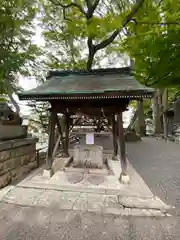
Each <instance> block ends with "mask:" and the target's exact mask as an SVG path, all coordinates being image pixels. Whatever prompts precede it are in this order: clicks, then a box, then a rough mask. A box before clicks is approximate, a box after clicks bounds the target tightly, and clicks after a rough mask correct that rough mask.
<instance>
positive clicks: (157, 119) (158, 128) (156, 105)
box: [152, 89, 163, 134]
mask: <svg viewBox="0 0 180 240" xmlns="http://www.w3.org/2000/svg"><path fill="white" fill-rule="evenodd" d="M161 93H162V92H161V90H160V89H158V90H157V93H156V94H155V96H154V98H153V99H152V101H153V121H154V128H155V129H154V132H155V134H161V133H162V132H163V129H162V121H161V110H162V101H161V100H162V94H161Z"/></svg>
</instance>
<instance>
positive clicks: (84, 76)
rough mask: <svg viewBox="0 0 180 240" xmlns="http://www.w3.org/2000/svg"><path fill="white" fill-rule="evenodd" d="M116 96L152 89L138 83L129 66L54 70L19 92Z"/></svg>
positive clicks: (42, 95)
mask: <svg viewBox="0 0 180 240" xmlns="http://www.w3.org/2000/svg"><path fill="white" fill-rule="evenodd" d="M114 92H115V93H119V95H121V94H122V93H123V94H122V95H124V93H126V94H125V95H129V94H130V95H132V93H133V94H135V95H137V93H138V95H147V94H150V93H151V94H152V93H153V92H154V90H153V89H151V88H147V87H145V86H143V85H141V84H140V83H139V82H138V81H136V80H135V78H134V77H133V76H132V75H131V73H130V68H120V69H119V68H118V69H97V70H92V71H90V72H87V71H54V72H49V76H48V77H47V80H46V81H45V83H43V84H42V85H40V86H38V87H36V88H35V89H32V90H29V91H25V92H22V93H19V94H18V95H19V98H20V99H21V100H23V99H37V100H38V99H39V100H40V99H44V100H45V99H52V98H58V97H59V98H61V97H66V98H67V97H69V98H71V97H74V96H78V95H83V96H90V95H93V94H95V95H98V94H100V95H101V96H102V95H103V94H106V93H114Z"/></svg>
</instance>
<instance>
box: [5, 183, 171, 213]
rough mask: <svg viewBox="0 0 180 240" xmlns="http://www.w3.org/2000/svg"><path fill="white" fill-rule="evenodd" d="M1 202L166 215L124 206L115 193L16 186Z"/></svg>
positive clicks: (90, 210)
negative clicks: (106, 193)
mask: <svg viewBox="0 0 180 240" xmlns="http://www.w3.org/2000/svg"><path fill="white" fill-rule="evenodd" d="M1 202H3V203H9V204H16V205H21V206H33V207H46V208H50V209H57V210H76V211H84V212H98V213H101V214H112V215H122V216H129V215H130V216H167V214H166V212H163V211H161V210H160V209H158V208H157V209H153V208H152V209H151V208H150V207H149V208H148V207H147V209H143V207H142V206H141V208H139V209H138V208H137V207H136V208H132V207H125V206H124V205H123V204H121V201H119V198H118V197H117V196H115V195H105V194H95V193H80V192H68V191H57V190H43V189H32V188H22V187H16V188H13V189H11V190H10V191H9V192H8V193H6V194H5V196H4V197H3V198H2V200H1Z"/></svg>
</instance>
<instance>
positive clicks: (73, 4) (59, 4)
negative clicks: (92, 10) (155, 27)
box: [49, 0, 87, 21]
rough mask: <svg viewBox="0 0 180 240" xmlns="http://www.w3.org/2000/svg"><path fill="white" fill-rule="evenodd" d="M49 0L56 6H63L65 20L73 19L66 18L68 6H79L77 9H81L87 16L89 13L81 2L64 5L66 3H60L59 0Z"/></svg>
mask: <svg viewBox="0 0 180 240" xmlns="http://www.w3.org/2000/svg"><path fill="white" fill-rule="evenodd" d="M49 1H50V2H51V3H52V4H54V5H55V6H60V7H62V8H63V16H64V19H65V20H68V21H72V20H70V19H68V18H66V9H68V8H70V7H75V8H77V9H79V11H80V12H81V13H82V14H84V15H85V16H87V14H86V12H85V11H84V9H83V8H82V7H81V6H80V5H79V4H77V3H69V4H67V5H64V4H62V3H60V1H59V0H57V1H56V0H49Z"/></svg>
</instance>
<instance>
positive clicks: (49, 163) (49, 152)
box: [44, 107, 56, 177]
mask: <svg viewBox="0 0 180 240" xmlns="http://www.w3.org/2000/svg"><path fill="white" fill-rule="evenodd" d="M55 125H56V111H55V109H54V108H53V107H52V111H51V115H50V119H49V140H48V150H47V156H46V169H45V171H44V176H47V177H51V176H52V174H53V172H52V163H53V149H54V137H55Z"/></svg>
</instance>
